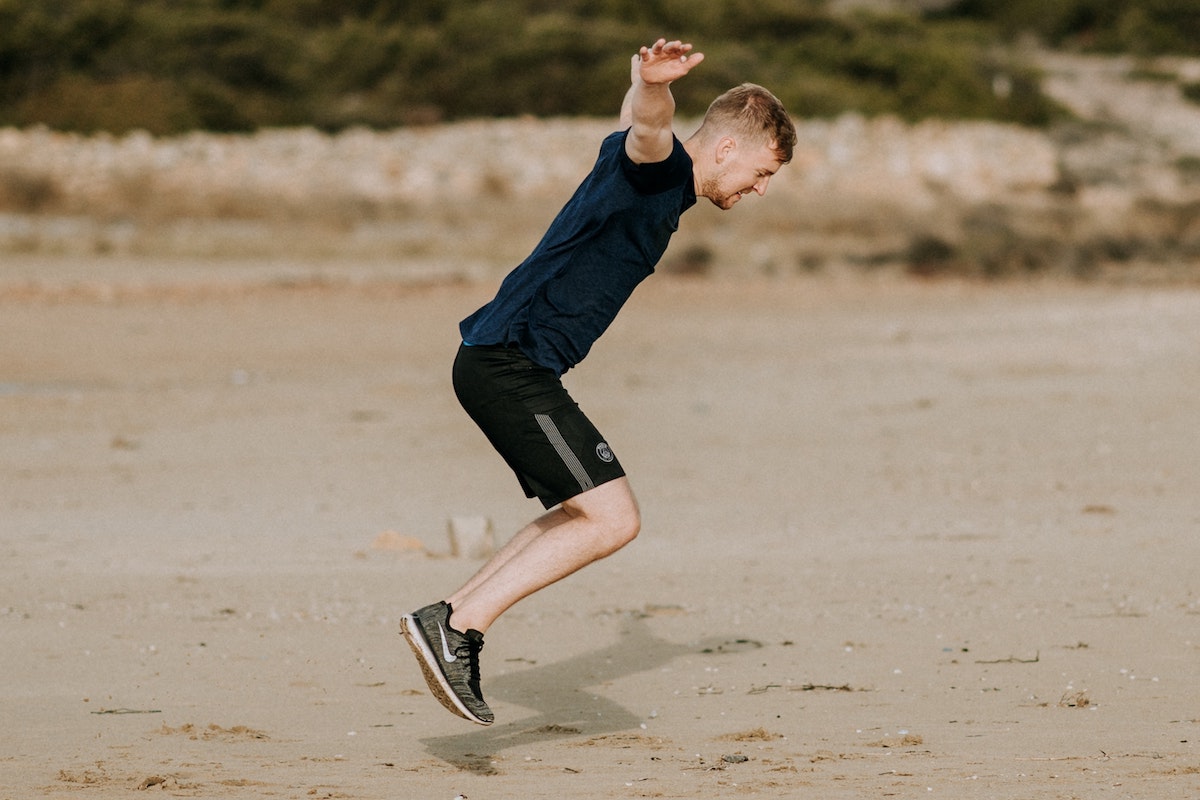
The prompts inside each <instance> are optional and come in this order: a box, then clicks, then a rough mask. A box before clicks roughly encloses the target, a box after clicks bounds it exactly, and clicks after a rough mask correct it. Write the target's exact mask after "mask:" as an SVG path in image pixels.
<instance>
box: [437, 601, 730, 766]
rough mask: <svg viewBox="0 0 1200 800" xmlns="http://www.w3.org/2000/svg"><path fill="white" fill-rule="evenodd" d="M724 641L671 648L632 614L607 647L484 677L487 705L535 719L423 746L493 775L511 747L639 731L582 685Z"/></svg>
mask: <svg viewBox="0 0 1200 800" xmlns="http://www.w3.org/2000/svg"><path fill="white" fill-rule="evenodd" d="M722 641H724V640H723V639H720V638H714V639H713V640H712V641H711V642H710V641H708V640H706V641H704V642H699V643H697V642H692V643H690V644H687V645H680V644H672V643H671V642H667V641H665V640H663V639H659V638H656V637H655V636H654V635H653V634H652V633H651V632H650V629H649V628H648V627H647V625H646V621H645V619H644V618H640V617H630V619H629V622H628V624H626V625H625V626H624V628H623V629H622V631H621V633H620V634H619V636H618V638H617V639H616V641H614V642H613V643H612V644H610V645H608V646H606V647H602V648H599V649H597V650H590V651H588V652H586V653H581V654H580V655H577V656H575V657H573V658H570V659H567V660H566V661H561V662H558V663H556V664H547V665H545V666H536V667H532V668H530V669H523V670H519V671H517V672H511V673H508V674H506V675H499V676H497V677H496V678H494V679H491V680H488V678H487V676H486V674H485V676H484V692H485V697H487V698H488V700H499V701H502V702H504V703H511V704H513V705H519V706H524V707H526V708H531V709H533V710H534V711H535V712H536V713H535V714H534V715H533V716H529V717H524V718H522V719H518V720H515V721H513V722H510V723H506V724H502V723H496V724H495V725H492V726H490V727H487V728H480V727H474V728H473V730H471V732H469V733H463V734H458V735H454V736H439V737H435V738H430V739H422V740H421V743H422V744H424V745H425V748H426V749H427V750H428V752H429V754H430V755H432V756H434V757H436V758H439V759H441V760H442V761H445V762H446V763H448V764H451V765H453V766H455V767H457V768H459V769H461V770H464V771H468V772H474V773H476V774H480V775H489V774H494V773H495V772H496V768H495V766H494V765H493V764H492V761H493V759H494V757H495V755H496V754H497V753H499V752H500V751H502V750H505V749H506V748H509V747H515V746H518V745H522V746H524V745H531V744H536V743H538V742H546V741H554V740H561V739H564V738H567V737H576V736H580V735H583V736H597V735H600V734H606V733H615V732H618V731H627V730H630V729H636V728H638V727H639V726H640V725H641V723H642V722H643V721H644V718H643V717H642V716H638V715H636V714H634V713H633V712H631V711H629V710H628V709H626V708H624V707H622V706H620V705H618V704H616V703H614V702H613V701H611V700H609V699H607V698H604V697H600V696H598V695H596V694H595V693H593V692H588V691H584V690H585V688H587V687H592V686H599V685H601V684H604V683H607V682H609V681H613V680H616V679H618V678H623V677H626V676H628V675H633V674H635V673H638V672H645V671H646V670H650V669H654V668H655V667H659V666H662V665H664V664H667V663H669V662H670V661H672V660H673V659H675V658H678V657H679V656H681V655H685V654H694V653H698V652H703V651H704V649H705V648H707V647H710V646H714V645H718V644H720V643H721V642H722Z"/></svg>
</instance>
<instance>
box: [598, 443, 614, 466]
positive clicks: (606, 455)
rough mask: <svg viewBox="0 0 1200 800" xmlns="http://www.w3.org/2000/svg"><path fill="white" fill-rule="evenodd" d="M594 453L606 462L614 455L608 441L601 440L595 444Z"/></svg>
mask: <svg viewBox="0 0 1200 800" xmlns="http://www.w3.org/2000/svg"><path fill="white" fill-rule="evenodd" d="M596 455H597V456H598V457H599V458H600V460H601V461H603V462H605V463H606V464H607V463H608V462H610V461H612V460H613V457H614V456H613V451H612V448H611V447H609V446H608V442H601V443H600V444H598V445H596Z"/></svg>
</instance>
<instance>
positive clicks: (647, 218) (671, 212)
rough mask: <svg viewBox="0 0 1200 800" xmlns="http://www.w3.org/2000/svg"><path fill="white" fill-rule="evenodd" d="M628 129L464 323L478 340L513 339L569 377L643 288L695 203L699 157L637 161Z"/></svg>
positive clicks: (679, 148) (603, 149) (466, 337)
mask: <svg viewBox="0 0 1200 800" xmlns="http://www.w3.org/2000/svg"><path fill="white" fill-rule="evenodd" d="M626 134H627V131H618V132H616V133H613V134H610V135H609V136H607V137H606V138H605V139H604V142H603V143H602V144H601V146H600V155H599V156H598V157H597V159H596V164H595V166H593V167H592V171H591V173H590V174H589V175H588V176H587V178H585V179H584V181H583V183H582V184H580V186H579V188H578V189H576V190H575V194H574V196H573V197H572V198H571V199H570V200H569V201H568V202H567V204H566V205H565V206H564V207H563V209H562V211H560V212H559V213H558V216H557V217H555V218H554V221H553V222H552V223H551V224H550V228H549V229H548V230H547V231H546V234H545V236H543V237H542V240H541V242H539V243H538V246H537V247H536V248H535V249H534V251H533V252H532V253H531V254H530V255H529V257H528V258H526V259H525V260H524V261H523V262H521V264H520V265H519V266H518V267H517V268H516V269H514V270H513V271H512V272H510V273H509V274H508V276H507V277H506V278H505V279H504V281H503V282H502V283H501V284H500V289H499V291H498V292H497V293H496V297H495V298H494V299H493V300H492V301H491V302H490V303H488V304H487V305H485V306H483V307H482V308H480V309H479V310H478V311H476V312H475V313H474V314H472V315H471V316H469V317H467V318H466V319H465V320H463V321H462V323H461V324H460V325H459V331H460V333H461V334H462V337H463V341H464V342H468V343H470V344H473V345H489V344H512V345H516V346H517V347H519V348H520V349H521V350H522V351H523V352H524V353H525V355H527V356H528V357H529V358H530V360H532V361H533V362H534V363H535V364H539V365H541V366H544V367H548V368H550V369H553V370H554V371H555V372H556V373H557V374H559V375H561V374H563V373H564V372H566V371H567V370H568V369H570V368H571V367H573V366H575V365H576V364H578V363H579V362H580V361H582V360H583V357H584V356H586V355H587V354H588V351H589V350H590V349H591V347H592V344H593V343H594V342H595V341H596V339H597V338H599V337H600V334H602V333H604V331H605V330H606V329H607V328H608V326H609V324H610V323H612V321H613V319H614V318H615V317H616V316H617V312H618V311H619V310H620V309H621V306H622V305H624V304H625V301H626V300H628V299H629V296H630V295H631V294H632V293H633V290H634V288H635V287H636V286H637V285H638V284H639V283H641V282H642V280H644V279H645V278H646V277H647V276H649V275H650V274H651V273H652V272H654V266H655V264H657V263H658V260H659V259H660V258H661V257H662V254H663V252H664V251H665V250H666V249H667V242H669V241H670V239H671V234H673V233H674V232H675V231H676V230H678V228H679V216H680V214H682V213H683V212H684V211H686V210H687V209H689V208H690V207H691V206H693V205H694V204H695V203H696V192H695V188H694V186H693V178H692V159H691V157H689V156H688V154H687V151H685V150H684V149H683V144H682V143H680V141H679V139H675V140H674V147H673V148H672V151H671V155H670V156H668V157H667V159H666V160H665V161H660V162H657V163H653V164H635V163H634V162H633V161H631V160H630V158H629V156H628V155H626V153H625V136H626Z"/></svg>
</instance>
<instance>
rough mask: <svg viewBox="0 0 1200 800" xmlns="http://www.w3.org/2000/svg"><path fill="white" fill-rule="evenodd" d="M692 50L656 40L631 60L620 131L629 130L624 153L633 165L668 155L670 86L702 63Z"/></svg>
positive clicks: (672, 108) (672, 107)
mask: <svg viewBox="0 0 1200 800" xmlns="http://www.w3.org/2000/svg"><path fill="white" fill-rule="evenodd" d="M691 50H692V46H691V45H690V44H684V43H682V42H677V41H676V42H668V41H667V40H665V39H659V40H658V41H657V42H655V43H654V44H653V45H651V46H650V47H643V48H642V49H641V50H640V52H639V53H638V54H637V55H636V56H634V57H633V61H632V64H631V69H630V83H631V85H630V87H629V91H628V92H626V94H625V101H624V102H623V103H622V104H621V127H622V128H628V129H629V135H628V136H627V137H626V138H625V152H626V153H627V154H628V155H629V158H630V159H631V160H632V161H633V162H634V163H636V164H648V163H653V162H656V161H662V160H664V159H666V157H667V156H669V155H670V154H671V147H672V138H671V137H672V129H671V122H672V120H673V119H674V117H675V98H674V97H672V96H671V83H672V82H673V81H675V80H678V79H679V78H682V77H683V76H684V75H687V74H688V72H690V71H691V69H692V67H694V66H696V65H697V64H699V63H700V62H701V61H703V60H704V54H703V53H692V52H691Z"/></svg>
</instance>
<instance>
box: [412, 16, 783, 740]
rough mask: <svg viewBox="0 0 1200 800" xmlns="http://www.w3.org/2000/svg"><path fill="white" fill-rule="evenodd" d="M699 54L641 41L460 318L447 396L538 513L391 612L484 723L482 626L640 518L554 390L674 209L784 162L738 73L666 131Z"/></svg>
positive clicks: (744, 184)
mask: <svg viewBox="0 0 1200 800" xmlns="http://www.w3.org/2000/svg"><path fill="white" fill-rule="evenodd" d="M703 60H704V56H703V55H702V54H701V53H693V52H692V46H691V45H690V44H684V43H682V42H678V41H675V42H668V41H666V40H665V39H659V40H658V41H657V42H655V43H654V44H653V45H652V46H650V47H643V48H641V50H640V52H639V53H638V54H637V55H635V56H634V57H633V60H632V64H631V83H632V85H631V86H630V88H629V91H628V93H627V94H626V96H625V100H624V102H623V104H622V106H621V121H620V126H619V130H618V131H616V132H615V133H612V134H610V135H609V136H608V137H607V138H605V139H604V141H603V142H602V143H601V145H600V154H599V156H598V157H597V159H596V163H595V165H594V166H593V168H592V171H591V173H590V174H589V175H588V176H587V177H586V178H585V179H584V181H583V183H582V184H581V185H580V186H579V188H578V189H577V190H576V192H575V195H574V196H573V197H572V198H571V199H570V200H569V201H568V202H567V204H566V206H564V207H563V209H562V211H560V212H559V214H558V216H557V217H556V218H555V219H554V221H553V222H552V223H551V225H550V228H549V230H548V231H547V232H546V234H545V236H544V237H543V238H542V240H541V242H540V243H539V244H538V245H537V247H536V248H535V249H534V251H533V252H532V254H530V256H529V257H528V258H526V259H525V261H523V262H522V263H521V264H520V265H519V266H518V267H517V268H516V269H514V270H513V271H512V272H511V273H509V275H508V276H507V277H506V278H505V279H504V281H503V282H502V283H501V285H500V289H499V291H498V292H497V294H496V296H495V298H494V299H493V300H492V301H491V302H489V303H488V304H487V305H485V306H483V307H482V308H480V309H479V310H478V311H476V312H475V313H474V314H472V315H471V316H469V317H467V318H466V319H465V320H463V321H462V323H461V325H460V326H459V328H460V332H461V334H462V337H463V344H462V346H461V347H460V348H459V350H458V355H457V357H456V359H455V362H454V372H453V377H454V390H455V393H456V394H457V396H458V399H459V402H460V403H462V406H463V408H464V409H465V410H466V412H467V413H468V414H469V415H470V416H471V418H472V419H473V420H474V421H475V423H476V424H477V425H478V426H479V427H480V429H481V430H482V431H483V432H484V434H485V435H486V436H487V438H488V440H489V441H490V442H491V444H492V445H493V446H494V447H495V449H496V450H497V451H498V452H499V453H500V455H501V456H502V457H503V458H504V460H505V461H506V462H507V463H508V465H509V466H510V467H511V468H512V469H513V471H514V472H515V473H516V475H517V479H518V480H519V481H520V483H521V487H522V488H523V489H524V491H525V494H526V496H527V497H537V498H538V499H539V500H540V501H541V502H542V505H543V506H544V507H545V508H546V509H547V512H546V513H545V514H543V515H542V516H540V517H538V518H537V519H536V520H534V521H533V522H531V523H530V524H529V525H527V526H526V527H524V528H523V529H521V530H520V531H518V532H517V534H516V535H515V536H514V537H513V538H512V540H510V541H509V542H508V543H507V544H506V545H504V547H502V548H501V549H500V550H499V551H497V552H496V554H495V555H494V556H492V558H491V559H490V560H489V561H488V562H487V563H486V564H484V565H483V567H482V568H480V570H479V571H478V572H477V573H476V574H475V575H474V576H473V577H472V578H471V579H470V580H468V581H467V582H466V584H464V585H463V586H462V587H461V588H460V589H458V591H456V592H454V593H453V594H451V595H450V596H449V597H447V598H446V599H445V600H444V601H442V602H438V603H434V604H432V605H428V606H425V607H424V608H421V609H419V610H417V611H415V612H413V613H412V614H407V615H405V616H404V617H403V618H402V620H401V629H402V631H403V633H404V636H405V638H406V639H407V640H408V643H409V645H410V646H411V647H412V649H413V652H414V653H415V654H416V656H417V660H418V662H419V663H420V665H421V669H422V671H423V672H424V674H425V679H426V681H427V682H428V684H429V688H430V690H431V691H432V692H433V694H434V695H435V696H436V697H437V698H438V700H439V701H441V703H442V705H444V706H445V707H446V708H447V709H449V710H450V711H452V712H454V713H455V714H458V715H459V716H461V717H465V718H466V719H468V720H471V721H473V722H477V723H479V724H481V725H490V724H491V723H492V721H493V720H494V719H495V717H494V715H493V714H492V710H491V709H490V708H488V705H487V703H486V702H484V699H483V694H482V691H481V689H480V677H479V651H480V649H481V648H482V647H483V634H484V633H485V632H486V631H487V630H488V628H489V627H490V626H491V624H492V623H493V622H495V621H496V618H497V617H499V616H500V615H501V614H502V613H504V612H505V611H506V610H507V609H509V608H510V607H511V606H512V605H513V604H514V603H516V602H517V601H518V600H521V599H522V598H524V597H528V596H529V595H530V594H532V593H534V592H536V591H538V590H539V589H542V588H544V587H546V586H549V585H550V584H552V583H554V582H555V581H558V580H560V579H561V578H564V577H566V576H567V575H570V574H571V573H573V572H575V571H576V570H578V569H580V568H581V567H585V566H587V565H588V564H591V563H592V562H593V561H598V560H599V559H601V558H604V557H605V556H608V555H610V554H612V553H614V552H616V551H617V550H619V549H620V548H622V547H624V546H625V545H626V544H628V543H629V542H631V541H632V540H633V539H634V537H636V536H637V534H638V531H639V529H640V527H641V516H640V513H639V511H638V505H637V501H636V499H635V498H634V495H633V491H632V489H631V488H630V486H629V480H628V479H627V478H626V477H625V471H624V470H623V469H622V468H621V464H620V462H619V461H617V458H616V456H615V455H614V454H613V451H612V448H610V447H609V445H608V443H607V441H606V440H605V439H604V437H603V436H602V435H601V434H600V433H599V431H597V430H596V428H595V426H593V425H592V423H591V422H590V421H589V420H588V418H587V417H586V416H584V414H583V412H582V411H581V410H580V409H579V407H578V406H577V405H576V404H575V402H574V401H573V400H572V399H571V397H570V396H569V395H568V394H567V391H566V389H564V388H563V385H562V382H561V377H562V375H563V373H564V372H566V371H567V370H568V369H570V368H571V367H573V366H575V365H576V364H578V363H579V362H580V361H582V360H583V358H584V357H585V356H586V355H587V353H588V351H589V350H590V349H591V346H592V344H593V343H594V342H595V341H596V339H597V338H598V337H599V336H600V335H601V334H602V333H603V332H604V331H605V329H607V328H608V326H609V324H610V323H611V322H612V320H613V318H614V317H616V315H617V312H618V311H619V310H620V308H621V306H622V305H623V304H624V303H625V301H626V300H627V299H628V298H629V296H630V294H631V293H632V292H633V290H634V288H635V287H636V286H637V285H638V284H639V283H640V282H641V281H642V280H643V279H645V278H646V277H647V276H649V275H650V274H651V273H652V272H653V271H654V267H655V265H656V264H657V263H658V260H659V259H660V258H661V257H662V254H663V252H664V251H665V250H666V247H667V243H668V241H669V240H670V238H671V234H673V233H674V232H675V231H676V230H677V229H678V227H679V217H680V215H681V214H682V213H683V212H684V211H686V210H687V209H689V208H691V207H692V206H693V205H695V203H696V200H697V198H699V197H704V198H707V199H708V200H709V201H711V202H712V203H713V204H714V205H716V206H717V207H719V208H721V209H730V208H732V207H733V206H734V205H735V204H736V203H737V202H738V201H739V200H740V199H741V198H742V197H744V196H745V195H748V194H750V193H752V192H753V193H755V194H758V195H762V194H765V193H766V191H767V185H768V184H769V183H770V182H771V177H772V176H773V175H775V173H776V172H777V171H778V170H779V169H780V167H782V166H783V165H784V164H786V163H788V162H789V161H790V160H791V158H792V148H793V147H794V146H795V143H796V130H795V127H794V126H793V125H792V122H791V120H790V119H789V117H788V115H787V112H786V111H784V108H783V106H782V104H781V103H780V102H779V100H778V99H777V98H776V97H775V96H774V95H772V94H771V93H770V92H768V91H767V90H766V89H763V88H762V87H761V86H756V85H754V84H742V85H741V86H738V87H735V88H733V89H730V90H729V91H728V92H726V93H724V94H722V95H721V96H720V97H718V98H717V99H716V100H714V101H713V103H712V105H710V106H709V108H708V112H707V113H706V115H705V117H704V121H703V123H702V124H701V126H700V128H699V130H697V131H696V133H695V134H694V135H692V136H691V137H689V138H688V140H687V141H686V142H681V141H680V140H679V139H678V138H676V137H675V135H674V132H673V130H672V121H673V118H674V115H675V100H674V98H673V97H672V96H671V90H670V85H671V83H672V82H673V81H676V80H678V79H680V78H682V77H684V76H686V75H687V74H688V73H689V72H690V71H691V70H692V69H693V68H695V67H696V66H697V65H698V64H700V63H701V62H702V61H703Z"/></svg>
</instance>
